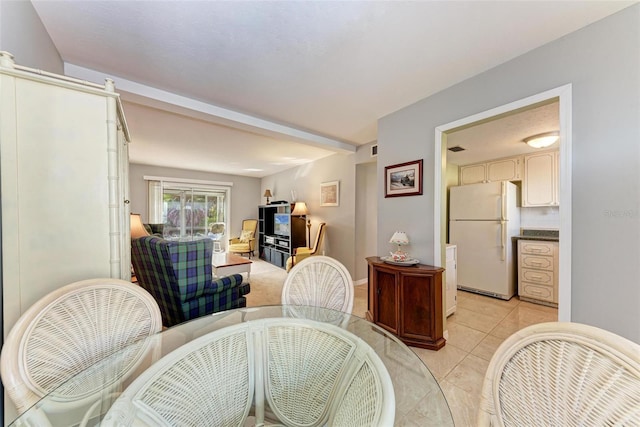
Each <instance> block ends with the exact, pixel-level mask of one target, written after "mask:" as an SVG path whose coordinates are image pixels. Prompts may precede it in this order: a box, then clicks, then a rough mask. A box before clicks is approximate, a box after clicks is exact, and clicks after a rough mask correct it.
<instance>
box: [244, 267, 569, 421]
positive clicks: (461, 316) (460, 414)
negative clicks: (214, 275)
mask: <svg viewBox="0 0 640 427" xmlns="http://www.w3.org/2000/svg"><path fill="white" fill-rule="evenodd" d="M285 278H286V272H285V271H284V270H282V269H279V268H277V267H274V266H272V265H270V264H268V263H266V262H264V261H260V260H255V259H254V263H253V264H252V270H251V279H252V280H251V286H252V287H251V293H250V294H249V295H248V298H247V305H249V306H252V305H253V306H255V305H269V304H279V303H280V293H281V292H282V284H283V283H284V280H285ZM366 310H367V286H366V285H360V286H356V288H355V298H354V304H353V314H355V315H357V316H360V317H364V315H365V312H366ZM557 318H558V310H557V309H554V308H550V307H545V306H542V305H537V304H531V303H528V302H524V301H520V300H519V299H518V298H517V297H514V298H512V299H511V300H509V301H503V300H499V299H495V298H490V297H485V296H482V295H477V294H474V293H470V292H463V291H458V305H457V310H456V312H455V313H454V314H453V315H451V316H449V317H448V318H447V329H448V332H449V338H448V340H447V343H446V345H445V346H444V347H443V348H442V349H440V350H439V351H431V350H426V349H421V348H416V347H411V348H412V350H413V351H414V352H415V353H416V354H417V355H418V356H419V357H420V358H421V359H422V360H423V361H424V363H425V364H426V365H427V367H428V368H429V370H430V371H431V372H432V373H433V375H434V376H435V377H436V379H437V380H438V383H439V384H440V387H441V388H442V391H443V392H444V394H445V396H446V398H447V402H448V403H449V407H450V408H451V413H452V414H453V418H454V421H455V425H456V426H457V427H465V426H475V425H476V423H475V419H476V414H477V411H478V405H479V403H480V391H481V388H482V381H483V379H484V374H485V371H486V369H487V366H488V365H489V360H491V356H492V355H493V353H494V352H495V350H496V349H497V348H498V346H499V345H500V344H501V343H502V341H504V339H505V338H506V337H508V336H509V335H511V334H513V333H514V332H516V331H518V330H520V329H522V328H524V327H526V326H529V325H533V324H535V323H541V322H550V321H555V320H557Z"/></svg>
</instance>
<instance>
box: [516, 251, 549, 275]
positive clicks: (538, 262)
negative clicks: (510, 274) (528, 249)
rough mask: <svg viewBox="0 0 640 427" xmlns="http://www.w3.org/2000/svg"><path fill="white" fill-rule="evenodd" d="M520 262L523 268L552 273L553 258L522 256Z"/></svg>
mask: <svg viewBox="0 0 640 427" xmlns="http://www.w3.org/2000/svg"><path fill="white" fill-rule="evenodd" d="M520 262H521V263H522V267H525V268H537V269H540V270H549V271H553V257H548V256H539V255H526V254H523V255H522V257H521V258H520Z"/></svg>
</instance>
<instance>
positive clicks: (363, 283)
mask: <svg viewBox="0 0 640 427" xmlns="http://www.w3.org/2000/svg"><path fill="white" fill-rule="evenodd" d="M367 282H369V280H368V279H360V280H356V281H354V282H353V286H360V285H366V284H367Z"/></svg>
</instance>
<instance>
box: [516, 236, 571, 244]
mask: <svg viewBox="0 0 640 427" xmlns="http://www.w3.org/2000/svg"><path fill="white" fill-rule="evenodd" d="M511 238H512V239H513V240H544V241H547V242H559V241H560V238H559V237H552V236H523V235H519V236H511Z"/></svg>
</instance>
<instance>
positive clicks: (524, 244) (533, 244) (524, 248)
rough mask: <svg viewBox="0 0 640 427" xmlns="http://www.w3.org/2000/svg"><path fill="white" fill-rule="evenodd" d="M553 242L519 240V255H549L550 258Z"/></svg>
mask: <svg viewBox="0 0 640 427" xmlns="http://www.w3.org/2000/svg"><path fill="white" fill-rule="evenodd" d="M554 247H555V244H554V242H540V241H537V240H531V241H528V240H521V241H520V253H521V254H532V255H549V256H552V255H553V253H554V251H553V249H554Z"/></svg>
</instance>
